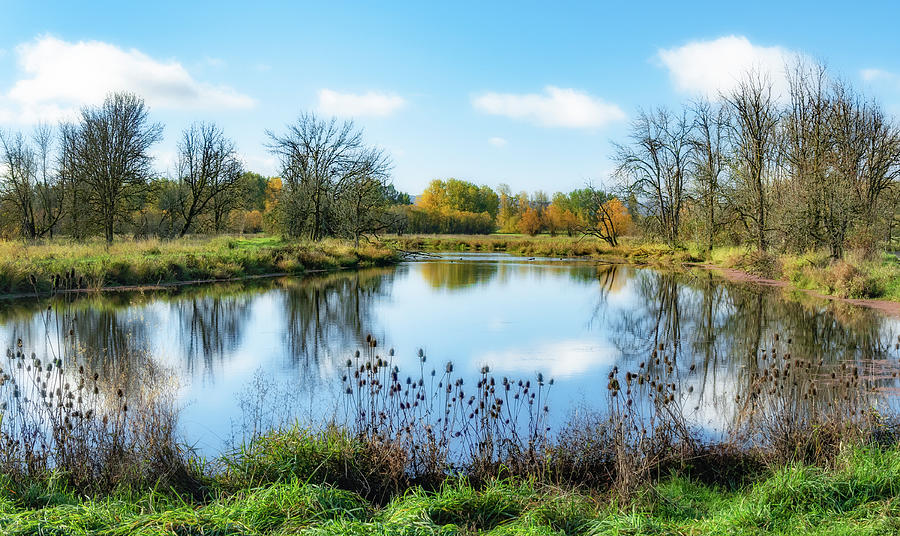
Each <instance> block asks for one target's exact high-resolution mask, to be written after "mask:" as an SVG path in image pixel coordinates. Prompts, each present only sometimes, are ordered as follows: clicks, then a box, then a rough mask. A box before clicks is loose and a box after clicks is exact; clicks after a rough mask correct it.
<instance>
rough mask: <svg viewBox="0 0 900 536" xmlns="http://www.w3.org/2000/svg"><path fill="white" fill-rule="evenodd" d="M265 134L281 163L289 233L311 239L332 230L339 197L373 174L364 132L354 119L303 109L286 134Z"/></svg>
mask: <svg viewBox="0 0 900 536" xmlns="http://www.w3.org/2000/svg"><path fill="white" fill-rule="evenodd" d="M267 134H268V136H269V140H270V143H269V149H270V150H271V151H272V153H273V154H275V155H276V156H277V157H278V159H279V160H280V164H281V178H282V180H283V182H284V194H283V198H282V203H283V205H282V206H283V217H284V218H285V220H286V221H285V222H284V224H285V230H286V231H287V233H288V234H290V235H292V236H300V235H306V236H308V237H309V238H311V239H313V240H319V239H321V238H323V237H324V236H328V235H334V234H336V233H337V232H338V231H339V229H338V220H337V218H336V210H337V202H338V201H339V199H340V196H341V195H343V194H344V193H345V192H346V191H348V189H349V188H350V185H351V184H353V182H354V181H357V180H360V179H361V178H365V177H369V176H370V173H371V166H372V162H371V161H370V158H369V157H368V156H367V155H370V150H369V149H368V148H367V147H366V146H365V145H364V143H363V139H362V132H361V131H360V130H358V129H357V128H356V127H355V126H354V125H353V122H352V121H344V122H338V121H337V120H336V119H330V120H324V119H319V118H318V117H316V116H315V115H314V114H311V113H304V114H302V115H301V116H300V118H299V119H298V120H297V122H296V123H294V124H293V125H291V126H289V127H288V131H287V132H286V133H285V134H280V135H279V134H274V133H272V132H267Z"/></svg>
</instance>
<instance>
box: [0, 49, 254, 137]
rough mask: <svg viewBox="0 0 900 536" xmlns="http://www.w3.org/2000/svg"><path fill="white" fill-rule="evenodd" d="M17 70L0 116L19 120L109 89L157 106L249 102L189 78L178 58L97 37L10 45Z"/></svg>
mask: <svg viewBox="0 0 900 536" xmlns="http://www.w3.org/2000/svg"><path fill="white" fill-rule="evenodd" d="M16 56H17V60H18V64H19V69H20V71H21V73H20V78H19V79H18V80H16V81H15V83H14V84H13V86H12V87H11V88H10V89H9V90H8V91H6V92H5V94H0V118H2V116H3V115H4V108H5V115H6V116H7V118H6V120H10V117H11V118H12V120H14V121H17V122H21V123H34V122H37V121H55V120H58V119H63V118H69V117H72V116H74V115H75V114H76V113H77V111H78V109H79V108H80V107H81V106H84V105H90V104H98V103H100V102H102V100H103V98H104V97H105V96H106V95H107V94H109V93H110V92H113V91H131V92H134V93H137V94H138V95H140V96H141V97H143V98H144V99H145V100H146V101H147V104H148V105H149V106H150V107H151V108H157V109H223V108H225V109H231V108H251V107H253V106H254V105H255V104H256V103H255V101H254V100H253V99H252V98H251V97H249V96H247V95H243V94H241V93H238V92H237V91H235V90H234V89H232V88H229V87H225V86H215V85H212V84H207V83H204V82H200V81H197V80H195V79H194V78H193V77H192V76H191V75H190V73H188V71H187V70H186V69H185V68H184V66H182V65H181V64H180V63H179V62H177V61H174V60H166V61H160V60H157V59H154V58H151V57H150V56H148V55H147V54H144V53H143V52H141V51H139V50H136V49H128V50H125V49H122V48H119V47H117V46H115V45H111V44H109V43H104V42H101V41H79V42H77V43H70V42H67V41H63V40H60V39H57V38H55V37H41V38H39V39H37V40H35V41H32V42H29V43H24V44H21V45H19V46H18V47H16Z"/></svg>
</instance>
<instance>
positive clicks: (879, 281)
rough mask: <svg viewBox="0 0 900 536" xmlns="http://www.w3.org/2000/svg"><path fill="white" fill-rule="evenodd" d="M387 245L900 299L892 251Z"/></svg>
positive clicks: (583, 243) (446, 242)
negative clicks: (720, 274) (619, 264)
mask: <svg viewBox="0 0 900 536" xmlns="http://www.w3.org/2000/svg"><path fill="white" fill-rule="evenodd" d="M386 243H387V244H390V245H392V246H396V247H399V248H400V249H406V250H414V251H481V252H495V251H496V252H505V253H510V254H513V255H522V256H535V257H590V258H597V259H607V260H613V261H623V262H631V263H635V264H648V265H658V266H679V265H684V264H686V263H703V264H706V265H710V266H713V267H719V268H727V269H734V270H739V271H742V272H746V273H748V274H750V275H754V276H757V277H763V278H768V279H775V280H781V281H784V282H786V283H789V284H790V285H791V286H792V287H794V288H797V289H801V290H813V291H816V292H820V293H822V294H827V295H831V296H837V297H839V298H874V299H883V300H891V301H900V259H898V258H897V257H896V256H895V255H890V254H883V255H881V256H879V257H877V258H874V259H865V258H862V257H861V256H859V255H856V254H854V253H849V254H847V255H846V257H845V258H844V259H843V260H840V261H835V260H833V259H831V258H830V257H829V255H828V254H827V253H825V252H808V253H805V254H802V255H796V254H759V253H757V252H755V251H754V250H752V249H748V248H742V247H729V246H719V247H716V248H714V249H713V250H712V251H711V252H708V251H706V250H705V249H704V248H702V247H700V246H699V245H697V244H693V243H687V244H685V245H684V246H682V247H676V248H673V247H670V246H668V245H665V244H661V243H658V242H646V241H642V240H636V239H631V238H628V237H626V238H623V239H622V240H620V242H619V245H618V246H615V247H613V246H609V245H608V244H606V243H605V242H603V241H601V240H598V239H596V238H590V237H588V238H580V237H568V236H556V237H551V236H547V235H539V236H534V237H532V236H527V235H488V236H466V235H450V236H441V235H419V236H403V237H393V238H390V239H389V240H386Z"/></svg>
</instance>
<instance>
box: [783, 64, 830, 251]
mask: <svg viewBox="0 0 900 536" xmlns="http://www.w3.org/2000/svg"><path fill="white" fill-rule="evenodd" d="M788 86H789V96H790V100H789V102H788V107H787V110H786V111H785V114H784V117H783V119H782V128H781V144H782V149H781V154H782V156H783V162H782V163H783V166H784V168H785V171H786V174H785V175H786V180H785V181H783V182H784V183H783V184H781V185H780V194H781V195H780V196H779V201H780V205H781V206H780V217H779V220H780V224H781V228H782V231H783V234H784V236H785V237H786V239H787V242H788V243H789V244H791V245H793V247H795V248H797V249H800V250H803V249H807V248H809V247H813V246H820V245H823V244H828V243H830V240H829V239H828V238H827V231H826V229H825V227H826V224H825V221H824V216H825V214H826V212H827V210H828V208H827V205H828V202H829V201H830V199H829V198H828V197H827V195H828V191H827V185H826V183H827V181H828V180H829V179H833V177H829V170H828V159H829V158H830V156H829V154H830V152H831V151H832V147H833V145H834V137H833V135H832V126H833V125H832V124H831V123H832V121H831V115H832V112H833V106H832V96H831V93H830V87H829V86H830V82H829V80H828V77H827V72H826V69H825V66H824V65H821V64H814V65H808V64H806V63H805V62H803V61H798V62H797V63H796V64H794V66H793V68H792V69H790V70H789V72H788Z"/></svg>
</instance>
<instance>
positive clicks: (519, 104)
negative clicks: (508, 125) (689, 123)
mask: <svg viewBox="0 0 900 536" xmlns="http://www.w3.org/2000/svg"><path fill="white" fill-rule="evenodd" d="M472 104H473V106H475V108H476V109H478V110H481V111H482V112H485V113H488V114H491V115H503V116H506V117H510V118H513V119H523V120H526V121H531V122H532V123H536V124H538V125H542V126H547V127H568V128H595V127H602V126H604V125H606V124H608V123H611V122H614V121H621V120H622V119H625V112H623V111H622V109H621V108H619V107H618V106H616V105H615V104H610V103H608V102H606V101H604V100H602V99H599V98H597V97H593V96H591V95H589V94H587V93H585V92H583V91H579V90H577V89H564V88H558V87H555V86H547V87H546V88H545V89H544V93H543V94H537V93H526V94H515V93H493V92H489V93H484V94H481V95H478V96H476V97H474V98H473V99H472Z"/></svg>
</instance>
